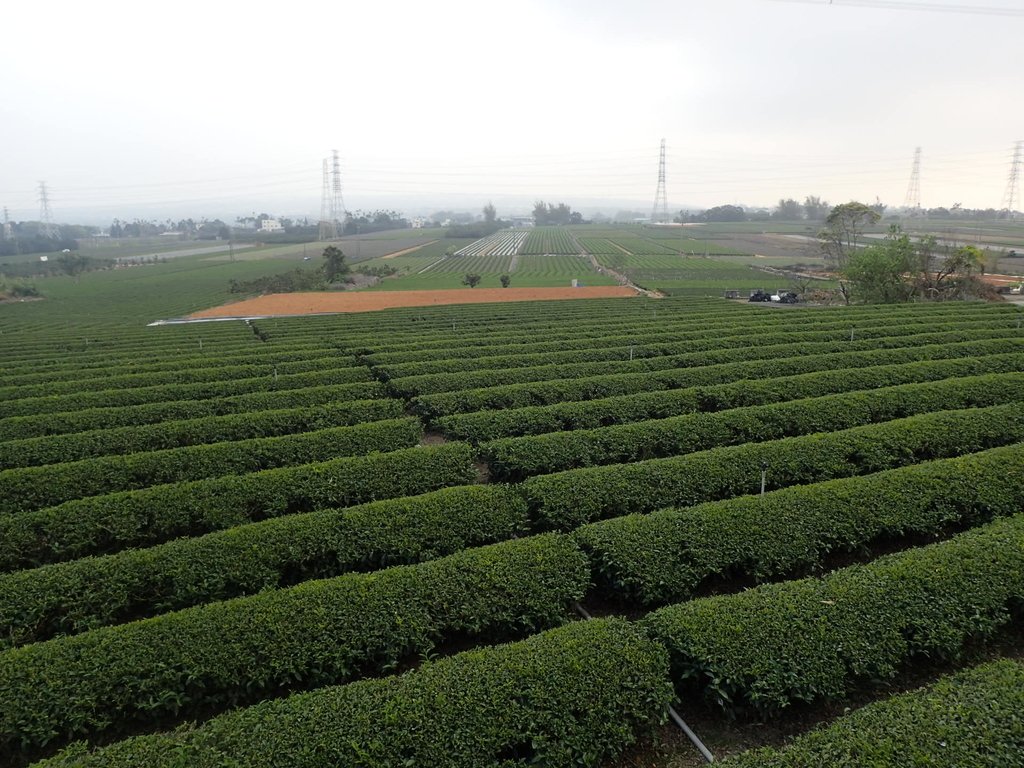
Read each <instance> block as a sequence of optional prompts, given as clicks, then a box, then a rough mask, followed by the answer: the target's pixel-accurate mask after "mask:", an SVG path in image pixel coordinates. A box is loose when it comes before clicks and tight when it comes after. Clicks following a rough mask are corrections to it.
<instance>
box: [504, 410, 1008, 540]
mask: <svg viewBox="0 0 1024 768" xmlns="http://www.w3.org/2000/svg"><path fill="white" fill-rule="evenodd" d="M1021 440H1024V411H1022V409H1021V407H1020V405H1019V404H1010V405H997V406H992V407H990V408H969V409H964V410H960V411H939V412H936V413H928V414H923V415H920V416H911V417H909V418H906V419H897V420H895V421H891V422H886V423H883V424H873V425H870V426H864V427H854V428H853V429H846V430H842V431H839V432H830V433H823V434H815V435H806V436H802V437H790V438H785V439H783V440H770V441H767V442H763V443H752V444H748V445H738V446H731V447H726V448H714V449H712V450H709V451H701V452H699V453H693V454H690V455H688V456H679V457H673V458H669V459H652V460H650V461H642V462H637V463H634V464H615V465H611V466H607V467H588V468H584V469H573V470H568V471H566V472H559V473H556V474H553V475H541V476H539V477H532V478H530V479H529V480H526V481H525V482H524V483H523V484H522V485H521V486H520V487H521V488H522V489H523V492H524V494H525V495H526V498H527V501H528V502H529V503H530V507H531V512H532V514H534V515H535V516H536V519H537V520H538V522H539V523H540V524H541V525H543V526H546V527H551V528H557V529H560V530H571V529H572V528H575V527H577V526H578V525H581V524H583V523H587V522H591V521H594V520H597V519H600V518H603V517H615V516H617V515H625V514H629V513H632V512H650V511H652V510H655V509H658V508H660V507H668V506H689V505H692V504H698V503H700V502H704V501H715V500H717V499H724V498H729V497H731V496H742V495H744V494H747V493H754V492H756V491H757V490H758V486H759V483H760V478H761V469H762V463H764V465H765V466H766V467H767V473H768V483H769V486H768V487H769V488H773V489H774V488H780V487H785V486H789V485H798V484H803V483H809V482H815V481H818V480H827V479H831V478H839V477H850V476H853V475H861V474H867V473H869V472H877V471H879V470H882V469H891V468H895V467H899V466H904V465H907V464H913V463H916V462H919V461H925V460H927V459H937V458H945V457H950V456H958V455H960V454H964V453H974V452H976V451H981V450H984V449H986V448H994V447H996V446H1000V445H1007V444H1009V443H1014V442H1019V441H1021Z"/></svg>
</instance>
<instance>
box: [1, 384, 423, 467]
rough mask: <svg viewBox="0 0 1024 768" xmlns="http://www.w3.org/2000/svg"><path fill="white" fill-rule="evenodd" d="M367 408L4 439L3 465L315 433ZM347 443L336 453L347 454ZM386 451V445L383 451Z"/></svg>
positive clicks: (388, 404) (396, 407) (387, 406)
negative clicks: (354, 410) (345, 446)
mask: <svg viewBox="0 0 1024 768" xmlns="http://www.w3.org/2000/svg"><path fill="white" fill-rule="evenodd" d="M374 410H378V411H380V412H381V413H382V414H383V415H382V416H381V417H380V420H384V419H389V418H390V419H397V418H400V417H401V416H402V415H403V408H402V403H401V402H400V401H398V400H385V401H381V402H380V403H379V405H378V406H376V407H375V409H374ZM364 412H365V410H364V411H358V412H355V413H354V412H353V409H352V408H351V407H350V405H349V403H337V404H334V403H331V404H329V405H319V406H312V407H302V408H287V409H281V410H269V411H254V412H249V413H241V414H228V415H226V416H207V417H206V418H200V419H187V420H181V421H165V422H163V423H160V424H135V425H132V426H125V427H115V428H113V429H101V430H90V431H88V432H80V433H78V434H72V435H58V436H53V437H41V438H31V439H27V440H9V441H7V442H6V443H0V467H4V468H7V467H29V466H35V465H39V464H54V463H57V462H70V461H76V460H78V459H85V458H89V457H91V456H106V455H111V454H126V453H136V452H141V451H159V450H167V449H171V448H182V447H185V446H193V445H202V444H204V443H219V442H226V441H229V440H251V439H255V438H262V437H277V436H280V435H290V434H295V433H299V432H314V431H318V430H322V429H328V428H330V427H344V426H354V425H355V424H358V423H359V421H376V419H357V420H355V421H354V420H353V416H361V415H363V413H364ZM343 445H344V443H342V447H340V452H339V453H338V454H336V455H344V451H345V449H344V447H343ZM377 450H381V449H379V448H378V449H377Z"/></svg>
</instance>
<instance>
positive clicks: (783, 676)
mask: <svg viewBox="0 0 1024 768" xmlns="http://www.w3.org/2000/svg"><path fill="white" fill-rule="evenodd" d="M1022 598H1024V515H1018V516H1017V517H1011V518H1006V519H1003V520H999V521H997V522H995V523H992V524H990V525H988V526H986V527H984V528H981V529H978V530H975V531H969V532H967V533H963V534H960V535H959V536H957V537H956V538H954V539H951V540H949V541H947V542H943V543H940V544H933V545H931V546H927V547H922V548H920V549H913V550H910V551H908V552H903V553H900V554H897V555H890V556H888V557H885V558H882V559H880V560H877V561H875V562H873V563H870V564H868V565H863V566H853V567H850V568H844V569H843V570H840V571H835V572H834V573H832V574H830V575H829V576H827V577H825V578H824V579H821V580H818V579H804V580H801V581H787V582H783V583H781V584H768V585H764V586H761V587H756V588H754V589H751V590H748V591H746V592H741V593H739V594H736V595H727V596H723V597H713V598H705V599H701V600H693V601H691V602H688V603H681V604H678V605H673V606H669V607H667V608H662V609H661V610H659V611H656V612H654V613H652V614H650V615H649V616H647V617H646V618H645V619H643V620H642V621H641V625H642V626H643V627H644V628H646V629H647V630H648V632H650V634H651V636H652V637H653V638H654V639H655V640H657V641H658V642H660V643H662V644H663V645H664V646H665V647H666V648H667V649H668V651H669V655H670V656H671V658H672V669H673V679H674V680H675V681H676V683H677V684H679V685H682V686H684V687H685V686H686V685H687V684H693V685H696V686H697V687H698V688H701V689H703V690H704V692H705V695H706V696H707V697H709V698H710V699H712V700H714V701H716V702H717V703H718V704H720V705H721V706H722V707H724V708H726V709H729V710H731V709H744V708H746V707H753V708H755V709H757V710H759V711H761V712H764V713H770V712H773V711H775V710H777V709H779V708H782V707H786V706H788V705H789V704H791V703H793V702H798V701H807V702H811V701H816V700H819V699H833V698H839V697H842V696H843V695H844V694H845V693H846V691H847V689H848V688H849V686H850V685H851V684H852V683H853V682H854V681H855V680H860V679H871V680H882V679H887V678H891V677H893V676H894V675H895V674H896V673H897V672H898V671H899V669H900V667H901V665H903V664H904V663H906V662H907V661H908V660H909V659H910V658H911V657H913V656H927V657H929V658H932V659H956V658H958V657H959V656H960V654H961V653H962V651H963V647H964V643H965V642H966V641H967V640H969V639H976V638H984V637H986V636H988V635H990V634H992V633H993V632H994V631H996V630H997V629H998V628H999V627H1001V626H1003V625H1004V624H1006V623H1007V622H1008V621H1009V620H1010V617H1011V614H1010V608H1011V605H1013V604H1017V605H1019V603H1020V601H1021V599H1022Z"/></svg>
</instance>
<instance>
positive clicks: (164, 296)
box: [0, 240, 1024, 768]
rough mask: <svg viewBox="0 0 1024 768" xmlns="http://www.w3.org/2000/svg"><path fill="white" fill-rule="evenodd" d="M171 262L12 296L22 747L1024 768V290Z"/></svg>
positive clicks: (2, 690)
mask: <svg viewBox="0 0 1024 768" xmlns="http://www.w3.org/2000/svg"><path fill="white" fill-rule="evenodd" d="M550 242H555V241H554V240H550ZM527 243H528V244H529V243H530V241H529V240H528V241H527ZM529 247H531V248H532V247H533V245H529ZM536 248H537V249H538V250H543V251H545V252H547V250H548V246H547V245H537V246H536ZM570 253H572V252H570ZM607 255H608V256H609V257H611V256H614V254H613V253H612V252H611V251H608V253H607ZM648 256H649V257H651V258H652V259H656V260H661V259H668V258H672V259H680V258H682V257H680V256H679V255H678V253H676V254H675V255H672V254H668V253H665V254H658V253H649V254H648ZM468 258H476V257H468ZM501 258H512V257H511V256H509V257H504V256H503V257H501ZM519 258H521V259H522V260H523V261H522V262H521V263H522V264H524V266H529V268H530V269H537V270H539V271H540V270H543V269H544V267H543V266H541V263H540V261H537V262H534V261H532V260H534V259H536V260H540V259H552V258H555V257H551V256H540V255H536V256H530V255H524V256H520V257H519ZM562 258H564V260H566V261H567V262H572V263H575V260H576V259H579V258H580V257H579V256H575V255H569V254H566V255H565V256H564V257H562ZM544 263H545V264H546V263H548V262H544ZM551 263H553V264H554V263H556V262H551ZM557 263H561V262H557ZM651 263H652V264H653V263H654V262H653V261H652V262H651ZM659 263H660V262H659ZM244 268H245V269H254V268H255V267H244ZM651 268H652V269H655V268H657V267H654V266H652V267H651ZM683 268H685V265H684V267H683ZM211 269H222V268H221V267H213V268H211ZM563 269H568V266H564V267H560V268H558V269H557V270H556V271H558V272H560V271H562V270H563ZM138 274H139V275H140V276H141V275H142V274H143V273H138ZM159 274H162V273H159ZM168 274H170V275H171V277H172V278H173V275H174V274H176V273H174V272H173V270H169V271H168ZM146 275H147V277H146V278H142V277H140V279H139V280H136V281H131V280H126V279H125V278H123V277H122V278H119V279H118V280H119V282H118V281H116V280H115V284H108V283H106V282H104V280H108V279H109V280H113V279H114V278H113V277H111V278H104V277H103V276H90V275H86V276H83V278H82V282H81V283H80V284H72V283H70V282H67V283H60V284H55V288H56V291H57V294H58V295H59V296H62V297H64V298H62V299H60V300H47V301H41V302H33V303H24V304H9V305H2V306H0V366H2V371H3V375H2V378H0V763H3V764H7V765H28V764H34V765H38V766H47V767H48V768H55V767H56V766H118V767H122V766H150V765H152V766H168V767H169V766H186V765H187V766H225V765H237V766H285V765H287V766H310V767H312V766H323V765H338V766H342V765H344V766H405V765H415V766H505V767H510V766H519V765H531V764H537V765H544V766H579V765H587V766H618V767H619V768H625V766H639V765H647V766H652V765H658V766H662V768H670V767H671V766H682V765H691V764H696V762H695V761H697V760H698V758H697V757H696V755H697V753H696V750H694V749H693V747H691V746H690V745H689V743H688V742H686V741H685V740H682V739H679V738H677V737H675V736H672V735H670V734H671V733H672V731H671V730H670V729H671V728H673V727H674V726H671V724H668V709H667V708H668V707H669V705H670V704H671V705H672V706H674V707H675V709H676V710H678V712H679V713H680V714H681V715H682V717H683V718H684V719H690V720H691V722H698V723H700V724H701V725H700V727H698V731H703V733H702V734H701V735H705V737H706V739H707V741H708V746H709V747H710V748H711V750H712V751H713V752H715V754H716V756H717V757H728V760H730V761H732V764H735V765H738V766H739V765H742V766H754V765H861V764H865V761H867V762H869V763H870V764H878V765H889V764H892V765H898V764H901V763H900V760H901V759H902V757H901V756H902V755H906V754H910V753H913V754H917V753H918V752H920V753H921V754H926V753H927V754H929V755H936V757H935V760H936V762H933V763H932V764H936V765H976V764H983V763H987V764H991V765H1020V764H1021V757H1020V756H1021V754H1024V734H1022V732H1021V729H1020V720H1019V716H1020V714H1019V713H1020V707H1021V704H1022V702H1021V700H1020V696H1021V694H1020V691H1021V690H1022V688H1024V686H1022V681H1024V668H1022V666H1021V663H1020V661H1019V659H1020V657H1021V655H1022V653H1024V642H1022V640H1021V638H1022V637H1024V632H1022V629H1024V622H1022V619H1024V615H1022V609H1024V508H1022V504H1024V494H1022V489H1024V328H1022V327H1021V326H1022V313H1021V311H1020V310H1019V309H1017V308H1014V307H1011V306H1007V305H995V304H982V303H968V304H962V303H957V304H953V303H950V304H935V305H914V306H889V307H842V308H839V307H837V308H820V309H810V308H808V309H796V310H781V311H780V310H779V309H778V308H771V307H760V306H748V305H737V304H730V303H727V302H725V301H722V300H715V299H701V298H685V297H682V298H667V299H660V300H654V299H643V298H638V299H634V300H630V301H623V300H589V301H563V302H537V303H509V304H501V305H463V306H459V305H456V306H448V307H431V308H417V309H400V310H388V311H384V312H376V313H369V314H366V315H347V316H342V315H339V316H317V317H309V318H290V319H281V320H257V321H252V322H246V323H243V322H235V321H232V322H217V323H204V324H189V325H168V326H161V327H145V322H147V321H149V320H152V319H156V318H157V317H161V316H170V315H174V314H180V313H181V311H180V309H179V308H182V309H183V308H189V307H191V306H192V304H193V303H194V302H195V301H196V299H195V298H194V296H192V295H191V294H190V290H192V288H190V287H189V286H192V283H193V282H195V283H196V285H199V286H200V287H201V288H202V292H203V296H204V297H206V298H209V299H211V300H212V299H215V298H216V293H217V291H215V290H214V289H213V288H212V287H211V286H212V283H205V282H202V281H201V280H200V278H199V277H194V276H193V277H190V278H189V279H188V280H185V279H184V278H181V282H179V283H174V282H168V283H163V284H162V285H163V287H162V288H161V287H160V286H161V283H160V282H159V280H157V276H158V273H157V272H152V273H146ZM169 279H170V278H169ZM218 279H220V278H218ZM99 295H102V296H104V297H105V300H103V301H97V300H96V299H95V297H96V296H99ZM584 615H593V616H595V617H596V618H593V619H590V620H586V619H584V618H583V616H584ZM1000 657H1003V658H1002V660H1000ZM983 662H984V663H983ZM907 681H912V682H913V683H914V684H915V685H921V684H927V687H926V688H924V689H922V690H919V691H915V692H903V691H904V689H906V688H907V687H913V686H909V685H908V684H907ZM867 701H872V702H873V703H871V704H869V705H868V706H867V707H865V708H863V709H857V708H855V706H854V705H858V706H859V705H860V704H862V703H865V702H867ZM846 707H849V708H851V709H852V710H853V711H851V712H849V713H844V708H846ZM794 713H797V715H798V717H797V721H794V719H793V714H794ZM694 718H695V719H694ZM794 722H798V723H799V725H798V726H796V727H795V726H794V725H793V724H794ZM819 722H820V726H821V727H820V728H819V729H817V730H815V731H813V732H812V733H808V734H806V735H803V736H801V737H800V738H799V739H797V740H796V741H794V742H793V743H792V744H791V745H785V746H784V745H781V744H780V743H779V741H780V739H779V734H780V733H790V732H797V731H804V730H808V728H809V727H810V725H811V724H814V723H819ZM751 723H760V724H762V725H761V726H758V728H755V729H751V727H750V724H751ZM752 732H754V733H755V734H760V735H754V736H752V735H751V733H752ZM940 741H945V742H947V743H948V744H950V747H949V750H950V751H949V752H948V753H943V752H942V751H941V749H940V748H938V747H936V746H935V744H937V743H938V742H940ZM868 744H869V745H870V751H865V750H867V749H868V746H867V745H868ZM746 747H755V748H759V749H758V751H754V752H746V753H744V749H745V748H746ZM914 750H917V751H916V752H915V751H914ZM865 755H866V756H867V757H865ZM950 755H952V756H953V758H952V761H951V762H950V761H949V759H948V758H949V756H950ZM979 756H980V757H979ZM844 760H845V762H844ZM944 760H945V762H944ZM1015 761H1016V762H1015ZM727 764H730V763H729V762H727Z"/></svg>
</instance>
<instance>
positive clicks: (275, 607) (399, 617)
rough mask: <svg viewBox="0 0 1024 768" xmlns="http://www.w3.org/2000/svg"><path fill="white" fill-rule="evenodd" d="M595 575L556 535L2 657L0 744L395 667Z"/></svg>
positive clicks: (543, 612)
mask: <svg viewBox="0 0 1024 768" xmlns="http://www.w3.org/2000/svg"><path fill="white" fill-rule="evenodd" d="M589 581H590V570H589V568H588V566H587V560H586V557H585V556H584V555H583V553H582V552H581V551H580V550H579V549H578V548H577V547H576V546H575V544H573V543H572V541H571V539H569V538H568V537H565V536H560V535H557V534H548V535H543V536H538V537H533V538H527V539H518V540H514V541H508V542H504V543H501V544H494V545H491V546H488V547H481V548H479V549H470V550H466V551H464V552H460V553H458V554H455V555H450V556H448V557H445V558H442V559H440V560H434V561H431V562H426V563H421V564H419V565H409V566H397V567H395V568H391V569H388V570H384V571H377V572H375V573H372V574H365V575H362V574H353V575H347V576H339V577H337V578H334V579H329V580H325V581H310V582H305V583H303V584H300V585H298V586H296V587H291V588H289V589H282V590H274V591H269V592H263V593H261V594H259V595H254V596H252V597H244V598H238V599H235V600H229V601H227V602H222V603H211V604H209V605H203V606H198V607H195V608H188V609H185V610H183V611H179V612H177V613H169V614H165V615H163V616H158V617H156V618H152V619H145V620H142V621H138V622H133V623H131V624H121V625H119V626H115V627H104V628H102V629H95V630H92V631H91V632H86V633H84V634H81V635H75V636H73V637H65V638H58V639H55V640H49V641H46V642H42V643H34V644H32V645H26V646H22V647H20V648H14V649H12V650H8V651H5V652H3V653H0V749H6V750H11V749H12V748H16V747H19V746H20V747H22V748H31V747H40V746H44V745H45V744H47V743H49V742H51V741H53V740H62V739H65V738H68V737H72V736H75V735H77V734H91V733H99V732H102V731H104V730H106V729H107V728H109V727H110V726H111V725H112V724H114V723H117V724H121V725H125V724H128V723H131V722H152V721H154V720H157V721H159V720H160V719H161V718H166V717H168V716H174V717H179V716H183V715H186V714H188V713H192V712H198V711H201V710H205V709H206V708H227V707H233V706H236V705H238V704H242V703H250V702H254V701H257V700H259V699H260V698H261V697H262V696H264V695H266V694H268V693H274V692H277V691H280V690H287V689H288V688H290V687H294V686H305V685H323V684H330V683H339V682H344V681H347V680H351V679H353V678H356V677H360V676H363V675H367V674H373V673H380V672H386V671H388V670H390V669H392V668H394V667H395V665H397V664H398V663H399V662H400V661H402V660H404V659H408V658H409V657H412V656H416V655H423V654H426V653H428V652H429V651H430V650H431V649H432V648H433V646H434V644H435V643H436V642H437V641H439V640H441V639H443V638H445V637H451V636H455V635H469V636H472V637H475V638H479V639H492V638H499V639H501V638H507V637H509V636H514V635H517V634H522V633H529V632H533V631H536V630H538V629H543V628H547V627H550V626H552V625H557V624H560V623H562V622H564V621H565V620H566V618H567V616H568V606H569V604H570V603H571V601H573V600H576V599H579V598H580V597H582V595H583V592H584V591H585V590H586V587H587V584H588V583H589Z"/></svg>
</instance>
